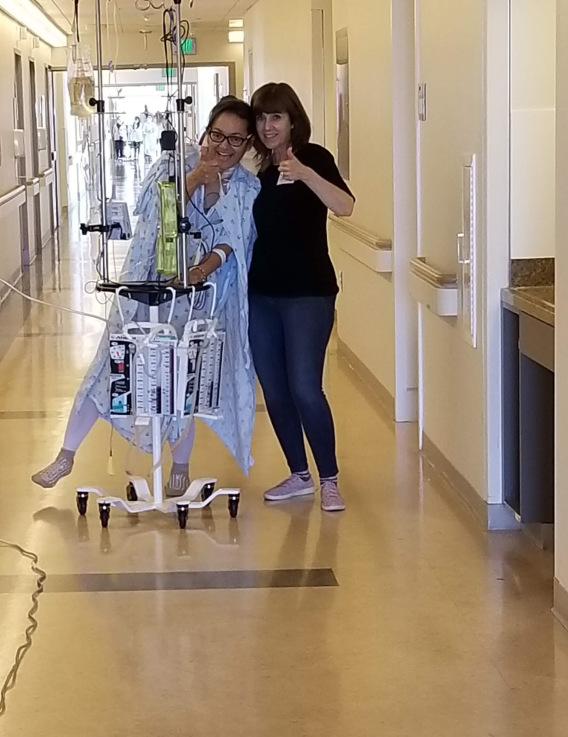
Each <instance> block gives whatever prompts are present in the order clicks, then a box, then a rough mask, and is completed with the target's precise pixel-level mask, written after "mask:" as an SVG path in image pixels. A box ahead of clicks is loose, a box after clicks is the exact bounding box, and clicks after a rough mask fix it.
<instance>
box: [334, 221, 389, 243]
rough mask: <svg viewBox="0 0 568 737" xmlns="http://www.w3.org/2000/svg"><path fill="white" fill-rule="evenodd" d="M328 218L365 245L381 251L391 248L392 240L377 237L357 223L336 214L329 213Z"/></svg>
mask: <svg viewBox="0 0 568 737" xmlns="http://www.w3.org/2000/svg"><path fill="white" fill-rule="evenodd" d="M329 219H330V221H331V222H332V223H333V225H334V226H335V227H336V228H339V230H342V231H343V232H344V233H347V235H350V236H352V237H353V238H356V239H357V240H359V241H361V242H362V243H365V245H367V246H369V247H370V248H375V249H378V250H381V251H391V250H392V241H390V240H387V239H385V238H377V236H375V235H373V234H372V233H369V231H368V230H364V229H363V228H360V227H359V226H358V225H353V223H351V222H350V221H349V220H345V219H343V218H340V217H337V215H330V216H329Z"/></svg>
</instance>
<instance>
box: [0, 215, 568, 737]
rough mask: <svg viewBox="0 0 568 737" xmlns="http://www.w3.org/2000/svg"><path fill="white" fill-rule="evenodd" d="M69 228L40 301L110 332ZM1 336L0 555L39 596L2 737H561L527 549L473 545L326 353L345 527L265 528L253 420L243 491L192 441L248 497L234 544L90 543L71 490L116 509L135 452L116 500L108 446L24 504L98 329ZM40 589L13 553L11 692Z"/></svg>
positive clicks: (263, 426) (5, 655)
mask: <svg viewBox="0 0 568 737" xmlns="http://www.w3.org/2000/svg"><path fill="white" fill-rule="evenodd" d="M75 226H76V223H74V224H73V228H72V229H71V233H72V238H71V239H70V240H67V239H62V251H63V256H64V258H63V260H62V261H61V262H60V263H54V262H52V260H51V259H50V257H49V254H48V253H46V255H45V257H44V261H45V265H44V266H43V267H41V268H40V265H38V266H36V269H35V272H37V274H39V275H41V274H43V281H44V283H45V284H46V285H47V286H46V288H44V289H43V296H44V298H45V299H49V300H50V301H52V302H54V303H57V304H61V305H67V306H73V307H75V308H77V309H84V310H87V311H96V312H97V313H98V314H103V313H104V306H103V305H101V304H98V303H97V301H96V298H95V297H94V296H92V295H87V294H86V293H85V291H84V286H83V285H84V283H85V282H86V281H88V280H89V279H92V278H93V269H92V266H91V264H90V261H89V256H88V248H87V247H86V246H85V245H84V244H83V245H81V244H80V243H79V240H78V239H77V238H76V237H75V233H76V227H75ZM37 279H38V280H40V279H39V276H38V277H37ZM50 290H55V291H50ZM40 291H41V289H40ZM0 315H1V316H2V319H1V320H0V340H1V341H2V342H1V346H2V351H3V359H2V361H1V363H0V409H1V412H0V434H1V437H2V443H1V444H0V462H1V468H2V491H3V493H2V494H1V496H0V537H2V538H7V539H10V540H13V541H16V542H18V543H20V544H22V545H24V546H25V547H27V548H30V549H32V550H35V551H36V552H37V553H38V554H39V555H40V561H41V565H42V567H43V568H45V570H46V571H47V573H48V581H47V584H46V593H45V594H44V595H43V596H42V598H41V600H40V601H41V603H40V611H39V615H38V617H39V622H40V624H39V629H38V631H37V633H36V636H35V640H34V645H33V647H32V649H31V651H30V653H29V654H28V656H27V658H26V660H25V661H24V663H23V666H22V668H21V671H20V675H19V678H18V682H17V685H16V687H15V689H14V690H13V691H11V692H10V694H9V696H8V710H7V713H6V715H5V716H4V717H0V734H1V735H2V737H17V736H18V737H20V736H22V737H24V736H25V737H76V735H79V734H81V735H87V736H88V737H115V736H116V737H118V736H119V735H120V736H121V737H122V736H124V735H137V736H142V735H148V736H150V735H151V736H152V737H155V736H157V735H160V736H162V735H163V736H164V737H173V736H176V735H180V736H181V735H183V736H184V737H186V736H187V735H191V737H206V736H207V737H220V736H221V735H225V734H227V735H229V734H230V735H232V736H233V737H245V736H246V737H267V736H268V735H270V736H271V737H280V736H281V737H324V736H325V737H345V736H346V735H349V736H351V735H353V737H377V735H381V737H382V736H383V735H384V737H490V736H491V737H528V736H529V735H530V736H531V737H532V735H536V734H540V735H544V736H545V737H566V735H568V633H567V632H565V631H564V630H563V629H562V627H561V626H560V625H559V624H558V623H557V622H556V621H555V620H554V618H553V616H552V614H551V612H550V607H551V603H552V601H551V591H552V558H551V555H550V554H549V553H543V552H540V551H538V550H537V549H536V548H534V547H533V546H532V544H531V543H530V542H529V541H528V539H527V538H526V537H525V536H524V535H523V534H521V533H495V534H487V533H484V532H482V531H480V530H479V529H478V527H477V526H476V523H475V522H474V521H473V520H472V519H471V518H470V517H469V514H468V512H467V511H465V510H464V509H463V508H462V507H461V506H460V505H459V504H458V503H456V502H455V501H453V499H452V493H451V492H450V491H448V490H447V489H443V488H442V487H441V486H440V482H439V480H438V479H436V478H430V472H429V471H428V469H427V467H426V466H425V465H424V464H423V463H422V462H421V459H420V456H419V455H418V453H417V450H416V443H415V429H414V428H413V427H412V426H400V427H395V426H394V425H393V424H392V423H391V422H390V421H388V419H387V418H386V417H385V416H384V415H383V414H382V413H381V412H380V411H379V410H378V409H377V408H376V407H375V405H374V404H373V403H372V402H371V401H369V397H368V395H367V393H366V391H365V389H364V387H362V386H361V385H360V384H359V382H358V381H357V379H356V378H355V377H354V376H353V374H352V373H351V372H350V370H349V369H348V368H347V367H346V366H345V364H344V363H343V362H342V360H341V358H340V357H338V356H337V355H336V354H335V353H334V354H333V355H332V356H331V358H330V361H329V367H328V377H327V384H328V390H329V394H330V397H331V400H332V403H333V407H334V411H335V415H336V419H337V426H338V438H339V453H340V459H341V468H342V473H341V483H342V487H343V490H344V492H345V496H346V497H347V500H348V503H349V508H348V510H347V512H346V513H345V514H343V515H339V516H333V515H326V514H323V513H322V512H321V511H320V509H319V506H318V504H317V501H316V502H315V503H314V502H312V501H301V502H295V503H291V504H284V505H281V506H276V507H274V506H267V505H265V504H263V502H262V500H261V492H262V490H263V489H264V488H265V487H266V485H267V484H270V483H272V482H274V481H275V480H278V479H280V477H282V476H283V474H284V473H285V467H284V463H283V460H282V458H281V455H280V453H279V450H278V447H277V444H276V442H275V440H274V437H273V435H272V432H271V430H270V426H269V420H268V417H267V415H266V412H264V411H259V413H258V414H257V425H256V431H255V438H254V456H255V458H256V465H255V467H254V469H253V473H252V475H251V477H250V479H248V480H247V479H245V478H243V477H242V476H241V474H240V473H239V471H238V470H237V469H236V468H235V466H234V464H233V463H232V462H231V460H230V458H229V457H228V455H227V453H226V452H225V451H224V450H223V448H222V447H221V446H220V445H219V443H218V441H217V440H216V438H215V437H214V436H213V435H212V434H211V433H209V432H208V431H207V430H206V429H205V428H200V430H199V434H198V440H197V446H196V451H195V456H194V462H193V469H192V470H193V473H194V474H195V475H216V476H218V477H219V479H220V481H222V482H223V484H225V485H232V484H237V485H241V486H242V488H243V489H244V496H243V501H242V504H241V513H240V516H239V518H238V519H237V520H235V521H231V520H230V519H229V516H228V514H227V510H226V504H225V503H222V502H221V503H219V504H214V505H213V507H212V510H210V511H209V512H204V513H203V514H194V515H192V516H191V518H190V522H189V524H188V529H187V530H186V531H180V530H179V529H178V527H177V524H176V521H175V519H173V518H169V517H164V516H154V515H145V516H140V517H139V518H133V519H129V518H128V517H127V516H126V515H125V514H124V513H122V512H120V511H118V510H114V511H113V513H112V516H111V524H110V527H109V529H108V530H104V531H102V530H101V528H100V525H99V521H98V518H97V514H96V509H95V508H94V505H92V507H93V508H92V509H91V510H90V511H89V514H88V515H87V517H86V518H85V519H78V517H77V514H76V510H75V487H76V486H77V485H79V484H99V485H103V486H105V487H107V488H108V489H109V490H111V491H113V492H116V493H119V494H120V493H122V492H123V489H124V485H125V477H124V474H123V472H122V468H123V464H124V459H125V454H126V447H125V444H124V443H122V442H118V441H117V442H116V444H115V459H114V465H115V469H116V475H115V476H108V475H107V454H108V446H109V431H108V428H107V427H106V426H105V425H104V424H102V423H101V424H99V425H97V426H96V427H95V429H94V431H93V432H92V434H91V435H90V436H89V437H88V439H87V441H86V442H85V444H84V446H83V447H82V448H81V450H80V452H79V454H78V457H77V463H76V466H75V470H74V472H73V474H72V476H71V477H69V478H67V479H65V480H64V481H63V482H62V483H61V485H60V486H58V487H57V488H56V489H55V490H53V491H50V492H44V491H41V490H40V489H38V488H37V487H34V486H33V485H32V484H31V482H30V480H29V476H30V474H31V473H32V472H33V471H35V470H36V469H37V468H39V467H40V466H42V465H43V464H44V463H46V462H47V461H49V460H50V459H51V458H52V457H53V455H54V454H55V452H56V451H57V449H58V448H59V445H60V443H61V438H62V434H63V430H64V427H65V418H66V415H67V412H68V410H69V408H70V405H71V402H72V399H73V395H74V392H75V390H76V388H77V386H78V383H79V381H80V379H81V376H82V374H83V372H84V371H85V369H86V367H87V365H88V363H89V361H90V358H91V356H92V355H93V352H94V350H95V347H96V344H97V341H98V338H99V335H100V331H101V325H100V324H99V323H98V322H96V321H94V320H89V319H88V318H82V317H79V316H75V315H69V314H64V313H60V312H57V311H56V310H52V309H49V308H48V307H39V306H37V307H35V306H34V307H33V308H31V309H28V308H27V307H23V306H22V304H21V302H20V301H19V298H10V300H9V303H8V304H7V305H5V306H4V307H3V308H2V310H1V311H0ZM7 316H9V318H8V317H7ZM25 317H27V319H26V321H25V323H22V318H25ZM18 320H19V322H18ZM354 418H356V419H357V421H356V422H355V421H354ZM137 466H138V467H139V468H142V469H148V467H149V464H148V462H147V460H145V459H139V460H138V461H137ZM288 569H290V570H288ZM283 570H284V571H287V572H285V573H282V571H283ZM93 574H100V575H95V576H94V575H93ZM174 574H175V575H174ZM184 574H187V575H185V576H184ZM49 576H51V577H52V579H51V582H50V579H49ZM180 582H181V583H180ZM186 586H187V588H186ZM242 586H245V588H242ZM32 588H33V581H32V579H31V578H30V574H29V570H28V568H27V564H26V563H25V562H24V561H22V560H21V559H20V558H19V557H18V556H17V554H16V553H15V552H12V551H9V550H6V549H0V632H1V633H2V634H1V635H0V680H1V679H3V677H4V674H5V673H6V672H7V671H8V668H9V667H10V663H11V659H12V657H13V655H14V652H15V650H16V648H17V646H18V644H19V643H20V641H21V640H22V636H23V631H24V629H25V626H26V624H27V622H26V619H25V614H26V611H27V608H28V601H29V597H28V594H27V593H26V589H27V590H29V591H31V589H32Z"/></svg>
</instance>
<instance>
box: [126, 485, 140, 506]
mask: <svg viewBox="0 0 568 737" xmlns="http://www.w3.org/2000/svg"><path fill="white" fill-rule="evenodd" d="M126 498H127V499H128V501H129V502H137V501H138V494H137V493H136V489H135V488H134V484H133V483H129V484H128V486H127V487H126Z"/></svg>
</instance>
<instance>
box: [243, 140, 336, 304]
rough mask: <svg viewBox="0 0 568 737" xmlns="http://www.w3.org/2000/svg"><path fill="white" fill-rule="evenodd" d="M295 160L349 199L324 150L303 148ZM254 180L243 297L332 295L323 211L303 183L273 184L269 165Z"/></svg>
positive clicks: (274, 175)
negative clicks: (252, 236) (252, 232)
mask: <svg viewBox="0 0 568 737" xmlns="http://www.w3.org/2000/svg"><path fill="white" fill-rule="evenodd" d="M296 156H297V158H298V159H299V160H300V161H301V162H302V164H304V165H305V166H309V167H310V168H311V169H313V170H314V171H315V172H316V173H317V174H319V175H320V176H321V177H323V179H326V180H327V181H328V182H331V183H332V184H335V185H336V186H337V187H340V188H341V189H343V190H344V191H345V192H348V193H349V194H351V192H350V190H349V187H348V186H347V184H346V183H345V182H344V181H343V178H342V176H341V174H340V173H339V169H338V168H337V165H336V163H335V160H334V158H333V156H332V155H331V153H330V152H329V151H328V150H327V149H325V148H323V147H322V146H318V145H317V144H315V143H308V144H307V145H306V146H304V148H302V149H301V150H300V151H298V152H297V153H296ZM259 177H260V182H261V190H260V194H259V195H258V197H257V199H256V202H255V204H254V209H253V213H254V219H255V223H256V229H257V232H258V237H257V240H256V243H255V245H254V250H253V256H252V263H251V268H250V273H249V292H250V293H251V294H262V295H270V296H279V297H311V296H332V295H335V294H337V292H338V288H337V279H336V276H335V271H334V268H333V264H332V263H331V259H330V257H329V248H328V241H327V207H326V206H325V205H324V204H323V202H322V201H321V200H320V198H319V197H318V196H317V195H316V194H315V193H314V192H312V190H311V189H310V188H309V187H308V186H307V185H306V184H304V183H303V182H294V183H293V184H290V183H286V184H278V179H279V172H278V167H277V166H275V165H274V164H272V165H270V166H269V167H268V168H267V169H265V170H264V171H263V172H261V173H260V175H259Z"/></svg>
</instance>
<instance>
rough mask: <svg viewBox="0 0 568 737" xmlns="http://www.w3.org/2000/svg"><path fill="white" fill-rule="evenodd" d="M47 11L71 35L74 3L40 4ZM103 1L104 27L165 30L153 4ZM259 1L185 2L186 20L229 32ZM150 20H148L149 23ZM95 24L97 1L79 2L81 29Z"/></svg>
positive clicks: (46, 0)
mask: <svg viewBox="0 0 568 737" xmlns="http://www.w3.org/2000/svg"><path fill="white" fill-rule="evenodd" d="M36 2H38V4H39V5H41V7H42V8H43V9H44V11H45V12H46V13H47V15H49V16H50V17H51V18H52V19H53V20H54V21H55V23H57V25H58V26H59V27H60V28H61V29H62V30H63V31H65V32H67V33H68V32H69V30H70V28H71V23H72V21H73V8H74V2H73V0H36ZM137 2H138V7H139V8H143V9H144V11H142V10H139V9H138V8H137V7H136V0H101V14H102V20H103V24H105V23H106V20H107V17H108V22H109V25H110V26H111V27H113V26H114V22H115V16H116V25H117V28H118V31H119V32H121V31H122V32H128V31H139V30H141V29H142V28H161V27H162V14H163V7H162V8H161V9H160V10H155V9H154V8H152V7H151V6H150V7H149V9H148V10H145V9H146V8H148V6H149V0H137ZM151 2H152V3H153V4H154V6H156V7H157V6H159V5H160V4H162V6H163V4H165V6H166V7H170V6H171V4H172V0H151ZM255 2H256V0H194V2H193V8H190V0H182V4H181V7H182V17H183V18H185V19H187V20H189V21H191V23H192V24H193V25H195V27H196V28H209V29H218V30H222V29H225V28H227V25H228V21H229V19H232V18H242V17H243V15H244V14H245V13H246V11H247V10H248V9H249V8H250V7H251V6H252V5H254V3H255ZM145 19H147V20H145ZM94 23H95V0H79V29H80V30H83V31H86V30H91V29H92V27H93V26H94Z"/></svg>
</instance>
